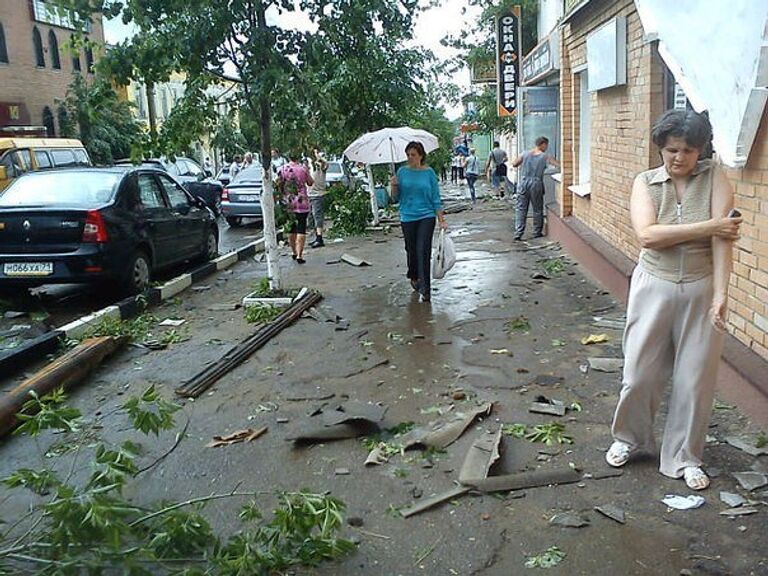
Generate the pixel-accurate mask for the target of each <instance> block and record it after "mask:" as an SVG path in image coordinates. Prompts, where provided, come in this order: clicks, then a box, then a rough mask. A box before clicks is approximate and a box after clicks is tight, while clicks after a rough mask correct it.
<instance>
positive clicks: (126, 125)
mask: <svg viewBox="0 0 768 576" xmlns="http://www.w3.org/2000/svg"><path fill="white" fill-rule="evenodd" d="M59 119H60V120H64V125H63V126H62V127H61V134H62V136H65V137H71V138H79V139H80V140H81V141H82V142H83V145H84V146H85V148H86V150H88V154H89V155H90V157H91V160H92V161H93V162H94V163H95V164H112V163H113V162H114V161H115V160H117V159H120V158H129V157H131V156H132V155H133V154H135V153H136V150H137V148H138V147H139V146H140V143H141V141H142V137H143V136H142V131H141V127H140V125H139V124H138V123H137V122H136V120H135V119H134V117H133V114H132V113H131V105H130V104H129V103H128V102H125V101H121V100H119V99H118V97H117V94H116V93H115V90H114V88H113V87H112V84H111V82H110V80H109V79H108V78H105V77H104V76H103V75H101V74H99V73H97V74H96V76H95V77H94V79H93V80H92V81H91V82H90V83H89V82H88V81H87V80H86V79H85V78H84V77H83V76H82V75H80V74H75V75H74V78H73V80H72V82H71V84H70V85H69V88H68V89H67V96H66V98H65V100H64V101H63V102H60V103H59Z"/></svg>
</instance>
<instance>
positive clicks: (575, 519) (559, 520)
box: [549, 512, 589, 528]
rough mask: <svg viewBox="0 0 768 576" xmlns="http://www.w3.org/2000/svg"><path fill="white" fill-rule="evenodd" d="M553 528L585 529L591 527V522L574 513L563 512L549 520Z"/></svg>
mask: <svg viewBox="0 0 768 576" xmlns="http://www.w3.org/2000/svg"><path fill="white" fill-rule="evenodd" d="M549 523H550V524H551V525H553V526H563V527H565V528H583V527H584V526H589V520H587V519H586V518H584V517H582V516H580V515H579V514H575V513H573V512H561V513H559V514H555V515H554V516H552V518H550V519H549Z"/></svg>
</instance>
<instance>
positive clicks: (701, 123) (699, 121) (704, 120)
mask: <svg viewBox="0 0 768 576" xmlns="http://www.w3.org/2000/svg"><path fill="white" fill-rule="evenodd" d="M670 136H671V137H673V138H683V139H685V142H686V144H688V146H691V147H692V148H697V149H699V150H701V151H705V150H707V149H708V148H709V145H710V143H711V142H712V124H710V123H709V118H708V117H707V115H706V114H697V113H696V112H694V111H693V110H667V111H666V112H664V114H662V115H661V116H660V117H659V119H658V120H656V123H655V124H654V125H653V129H652V130H651V139H652V140H653V143H654V144H656V146H658V147H659V148H664V146H666V145H667V140H668V139H669V137H670Z"/></svg>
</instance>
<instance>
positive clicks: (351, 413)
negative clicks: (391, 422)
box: [287, 402, 387, 446]
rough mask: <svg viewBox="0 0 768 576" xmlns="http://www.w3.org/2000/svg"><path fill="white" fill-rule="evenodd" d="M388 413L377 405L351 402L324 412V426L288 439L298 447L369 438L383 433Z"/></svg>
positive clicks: (309, 429)
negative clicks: (385, 416) (385, 417)
mask: <svg viewBox="0 0 768 576" xmlns="http://www.w3.org/2000/svg"><path fill="white" fill-rule="evenodd" d="M386 411H387V408H386V407H384V406H378V405H376V404H363V403H362V402H349V403H347V404H342V405H340V406H338V407H337V408H336V409H335V410H330V411H325V410H323V413H322V418H323V425H322V426H314V427H310V428H307V429H304V430H301V431H298V432H295V433H293V434H292V435H289V436H288V438H287V439H288V440H292V441H293V443H294V445H297V446H298V445H306V444H317V443H320V442H326V441H332V440H346V439H349V438H358V437H360V436H368V435H370V434H375V433H377V432H380V431H381V429H382V423H383V420H384V414H385V413H386Z"/></svg>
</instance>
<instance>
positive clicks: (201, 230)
mask: <svg viewBox="0 0 768 576" xmlns="http://www.w3.org/2000/svg"><path fill="white" fill-rule="evenodd" d="M218 238H219V230H218V227H217V225H216V219H215V216H214V215H213V213H212V212H211V210H210V209H209V208H207V207H206V206H205V204H204V203H203V202H201V201H200V200H199V199H197V198H193V197H192V196H191V195H190V194H189V193H188V192H187V191H186V190H184V188H182V187H181V185H180V184H178V183H177V182H176V181H175V180H173V178H171V177H170V176H168V174H167V173H165V172H162V171H160V170H155V169H151V168H144V167H138V168H136V167H114V168H76V169H64V170H52V171H47V172H38V173H30V174H26V175H24V176H22V177H21V178H19V179H18V180H16V181H15V182H14V183H13V184H11V185H10V186H9V187H8V188H6V189H5V190H4V191H3V192H2V193H0V288H9V287H33V286H40V285H42V284H65V283H67V284H68V283H92V282H101V283H108V284H112V285H116V286H117V287H118V288H119V289H120V290H121V291H122V292H124V293H129V294H132V293H137V292H141V291H143V290H144V289H145V288H147V286H148V285H149V282H150V281H151V279H152V274H153V272H154V271H155V270H159V269H162V268H167V267H169V266H173V265H174V264H179V263H181V262H184V261H188V260H193V259H200V260H210V259H212V258H215V257H216V256H217V254H218Z"/></svg>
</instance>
